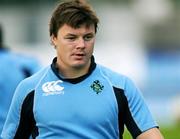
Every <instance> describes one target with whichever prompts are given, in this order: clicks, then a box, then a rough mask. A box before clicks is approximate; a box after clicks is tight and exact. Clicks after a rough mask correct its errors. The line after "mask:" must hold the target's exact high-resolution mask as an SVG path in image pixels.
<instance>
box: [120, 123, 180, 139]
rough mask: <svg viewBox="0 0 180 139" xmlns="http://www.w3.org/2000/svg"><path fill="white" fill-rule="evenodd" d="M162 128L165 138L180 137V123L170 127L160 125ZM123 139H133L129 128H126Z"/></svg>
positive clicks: (173, 138) (174, 138) (175, 138)
mask: <svg viewBox="0 0 180 139" xmlns="http://www.w3.org/2000/svg"><path fill="white" fill-rule="evenodd" d="M160 130H161V133H162V134H163V136H164V139H180V125H179V126H169V127H162V126H160ZM123 139H132V137H131V135H130V134H129V132H128V131H127V130H125V133H124V136H123Z"/></svg>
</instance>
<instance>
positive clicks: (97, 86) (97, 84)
mask: <svg viewBox="0 0 180 139" xmlns="http://www.w3.org/2000/svg"><path fill="white" fill-rule="evenodd" d="M91 88H92V89H93V91H95V92H96V94H99V93H100V92H101V91H102V90H103V88H104V86H103V85H102V84H101V83H100V81H99V80H95V81H94V82H93V83H92V85H91Z"/></svg>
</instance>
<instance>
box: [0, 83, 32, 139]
mask: <svg viewBox="0 0 180 139" xmlns="http://www.w3.org/2000/svg"><path fill="white" fill-rule="evenodd" d="M25 92H26V89H25V88H24V86H23V83H21V84H20V85H19V86H18V87H17V89H16V91H15V94H14V97H13V100H12V103H11V106H10V109H9V112H8V115H7V118H6V121H5V124H4V127H3V130H2V134H1V137H2V139H19V138H23V139H28V138H29V137H30V134H31V132H32V128H33V127H34V126H33V122H34V121H33V120H34V119H33V118H32V116H33V97H34V93H33V91H31V92H29V93H25Z"/></svg>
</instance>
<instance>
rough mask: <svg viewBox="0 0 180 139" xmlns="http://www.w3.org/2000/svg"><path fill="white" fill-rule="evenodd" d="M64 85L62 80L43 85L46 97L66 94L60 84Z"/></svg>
mask: <svg viewBox="0 0 180 139" xmlns="http://www.w3.org/2000/svg"><path fill="white" fill-rule="evenodd" d="M60 83H62V81H61V80H58V81H52V82H46V83H44V84H43V85H42V90H43V91H44V94H43V95H44V96H48V95H56V94H64V91H63V90H64V87H62V86H60V85H59V84H60Z"/></svg>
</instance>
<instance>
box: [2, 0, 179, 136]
mask: <svg viewBox="0 0 180 139" xmlns="http://www.w3.org/2000/svg"><path fill="white" fill-rule="evenodd" d="M57 2H58V1H57V0H0V24H2V25H3V26H4V32H5V38H4V39H5V44H6V45H7V47H9V48H10V49H12V50H13V51H16V52H21V53H25V54H27V55H33V56H34V57H36V58H37V59H39V61H40V62H42V64H43V65H44V66H46V65H48V64H50V63H51V60H52V58H53V57H54V56H55V51H54V49H53V47H52V46H51V44H50V38H49V32H48V23H49V20H50V16H51V13H52V10H53V9H54V7H55V5H56V3H57ZM89 2H90V3H91V4H92V5H93V7H94V9H95V11H96V12H97V15H98V16H99V17H100V25H99V30H98V33H97V40H96V46H95V53H94V55H95V57H96V61H97V63H100V64H103V65H105V66H108V67H110V68H111V69H113V70H115V71H117V72H120V73H123V74H125V75H127V76H129V77H130V78H132V79H133V80H134V82H135V83H136V84H137V85H138V86H139V87H140V89H141V90H142V92H143V95H144V97H145V100H146V101H147V103H148V105H149V108H150V109H151V111H152V112H153V115H154V117H155V119H156V120H157V121H158V123H159V124H160V125H162V127H163V129H162V130H163V133H164V134H171V135H166V136H167V138H168V137H169V136H170V138H171V139H178V138H179V137H180V133H179V132H175V130H177V131H178V130H179V131H180V0H89ZM168 131H170V132H171V133H170V132H169V133H168ZM173 131H174V132H173Z"/></svg>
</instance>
